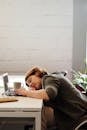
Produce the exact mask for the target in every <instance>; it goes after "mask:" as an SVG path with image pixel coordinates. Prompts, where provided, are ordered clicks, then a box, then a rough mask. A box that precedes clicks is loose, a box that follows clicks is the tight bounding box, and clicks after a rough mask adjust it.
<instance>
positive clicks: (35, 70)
mask: <svg viewBox="0 0 87 130" xmlns="http://www.w3.org/2000/svg"><path fill="white" fill-rule="evenodd" d="M46 74H47V72H46V71H45V70H42V69H40V68H39V67H34V68H32V69H31V70H29V71H28V72H27V73H26V75H25V81H27V79H28V78H29V77H30V76H31V75H37V76H38V77H40V78H42V77H43V76H44V75H46Z"/></svg>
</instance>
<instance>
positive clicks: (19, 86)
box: [13, 82, 22, 89]
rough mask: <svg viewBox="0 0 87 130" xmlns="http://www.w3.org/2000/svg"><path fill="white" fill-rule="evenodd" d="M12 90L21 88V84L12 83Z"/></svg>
mask: <svg viewBox="0 0 87 130" xmlns="http://www.w3.org/2000/svg"><path fill="white" fill-rule="evenodd" d="M13 84H14V89H19V88H21V87H22V83H21V82H14V83H13Z"/></svg>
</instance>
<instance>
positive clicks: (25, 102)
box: [0, 96, 42, 112]
mask: <svg viewBox="0 0 87 130" xmlns="http://www.w3.org/2000/svg"><path fill="white" fill-rule="evenodd" d="M16 98H17V99H18V101H16V102H6V103H0V111H25V112H26V111H27V112H28V111H41V109H42V100H41V99H35V98H29V97H21V96H16Z"/></svg>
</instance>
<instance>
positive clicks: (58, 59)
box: [0, 0, 73, 73]
mask: <svg viewBox="0 0 87 130" xmlns="http://www.w3.org/2000/svg"><path fill="white" fill-rule="evenodd" d="M72 19H73V0H0V72H1V73H2V72H5V71H8V72H11V73H13V72H17V73H20V72H23V73H24V72H26V70H27V69H28V68H30V67H31V66H33V65H34V66H35V65H36V66H41V67H44V68H46V69H48V70H49V71H56V70H68V71H70V70H71V68H72V22H73V20H72Z"/></svg>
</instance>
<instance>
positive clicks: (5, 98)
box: [0, 96, 18, 103]
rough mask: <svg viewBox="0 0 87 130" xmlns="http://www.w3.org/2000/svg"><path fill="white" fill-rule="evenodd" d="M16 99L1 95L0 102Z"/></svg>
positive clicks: (15, 99)
mask: <svg viewBox="0 0 87 130" xmlns="http://www.w3.org/2000/svg"><path fill="white" fill-rule="evenodd" d="M15 101H18V99H17V98H15V97H6V96H1V97H0V103H4V102H15Z"/></svg>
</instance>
